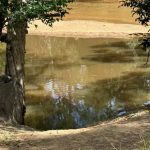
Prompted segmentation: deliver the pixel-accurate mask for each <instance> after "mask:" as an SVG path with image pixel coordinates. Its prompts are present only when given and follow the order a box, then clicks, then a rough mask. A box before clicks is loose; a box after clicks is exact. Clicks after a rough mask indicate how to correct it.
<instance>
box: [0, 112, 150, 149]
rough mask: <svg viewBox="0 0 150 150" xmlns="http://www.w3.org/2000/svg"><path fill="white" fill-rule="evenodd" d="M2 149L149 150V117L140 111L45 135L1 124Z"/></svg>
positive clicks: (20, 127)
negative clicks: (92, 124)
mask: <svg viewBox="0 0 150 150" xmlns="http://www.w3.org/2000/svg"><path fill="white" fill-rule="evenodd" d="M0 150H150V115H149V112H148V111H141V112H138V113H136V114H131V115H129V116H126V117H122V118H117V119H115V120H112V121H107V122H103V123H99V124H97V125H94V126H92V127H87V128H82V129H75V130H73V129H70V130H49V131H43V132H42V131H35V130H32V129H30V128H28V127H24V126H18V127H13V126H10V125H8V124H4V123H1V125H0Z"/></svg>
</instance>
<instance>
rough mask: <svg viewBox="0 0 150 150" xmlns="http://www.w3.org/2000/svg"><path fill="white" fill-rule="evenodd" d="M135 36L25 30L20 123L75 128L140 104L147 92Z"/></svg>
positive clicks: (147, 75)
mask: <svg viewBox="0 0 150 150" xmlns="http://www.w3.org/2000/svg"><path fill="white" fill-rule="evenodd" d="M134 44H136V40H125V39H108V38H67V37H65V38H64V37H48V36H37V35H33V36H31V35H30V36H28V37H27V45H26V48H27V54H26V56H27V57H26V104H27V110H26V116H25V123H26V125H29V126H31V127H33V128H36V129H40V130H48V129H68V128H81V127H86V126H89V125H92V124H94V123H97V122H98V121H102V120H107V119H112V118H116V117H118V116H122V115H125V114H128V113H130V112H132V111H136V110H137V109H140V108H141V106H142V104H143V103H144V102H145V101H147V100H149V98H150V72H149V71H150V69H149V67H147V68H146V67H145V66H144V65H143V64H144V63H145V61H146V54H145V53H144V52H142V50H141V49H138V48H136V49H134Z"/></svg>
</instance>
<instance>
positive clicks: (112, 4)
mask: <svg viewBox="0 0 150 150" xmlns="http://www.w3.org/2000/svg"><path fill="white" fill-rule="evenodd" d="M119 6H120V3H119V1H118V0H78V1H76V2H74V3H72V4H71V5H70V6H69V7H70V8H72V10H70V11H69V15H66V17H65V20H96V21H102V22H113V23H132V24H135V17H132V16H131V10H130V9H128V8H125V7H119Z"/></svg>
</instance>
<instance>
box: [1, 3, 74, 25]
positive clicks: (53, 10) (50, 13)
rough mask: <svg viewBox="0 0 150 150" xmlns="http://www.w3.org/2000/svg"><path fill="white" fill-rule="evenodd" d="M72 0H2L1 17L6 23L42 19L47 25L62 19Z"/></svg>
mask: <svg viewBox="0 0 150 150" xmlns="http://www.w3.org/2000/svg"><path fill="white" fill-rule="evenodd" d="M70 2H72V0H1V1H0V17H3V18H4V24H5V25H7V23H8V22H9V21H11V24H13V23H15V24H16V23H21V22H24V21H26V22H31V21H33V20H35V19H38V20H41V21H42V22H43V23H45V24H47V25H50V26H51V25H52V23H53V22H55V21H58V20H60V19H62V17H63V16H64V15H65V14H66V13H67V10H68V8H67V4H68V3H70Z"/></svg>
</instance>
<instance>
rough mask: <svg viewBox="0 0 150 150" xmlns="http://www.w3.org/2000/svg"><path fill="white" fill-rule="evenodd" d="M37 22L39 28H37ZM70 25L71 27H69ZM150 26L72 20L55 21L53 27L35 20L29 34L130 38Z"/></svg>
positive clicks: (145, 30)
mask: <svg viewBox="0 0 150 150" xmlns="http://www.w3.org/2000/svg"><path fill="white" fill-rule="evenodd" d="M35 24H37V25H38V28H35V26H34V25H35ZM68 27H69V28H68ZM149 29H150V27H145V26H141V25H133V24H115V23H107V22H99V21H86V20H72V21H60V22H56V23H54V25H53V27H49V26H46V25H44V24H43V23H42V22H41V21H38V20H37V21H35V22H33V24H31V25H30V26H29V29H28V31H29V35H48V36H58V37H77V38H78V37H84V38H96V37H109V38H130V37H133V36H132V35H133V34H143V33H147V31H148V30H149Z"/></svg>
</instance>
